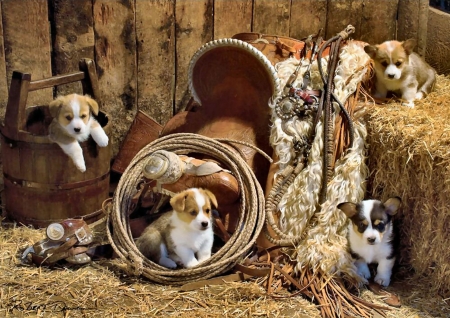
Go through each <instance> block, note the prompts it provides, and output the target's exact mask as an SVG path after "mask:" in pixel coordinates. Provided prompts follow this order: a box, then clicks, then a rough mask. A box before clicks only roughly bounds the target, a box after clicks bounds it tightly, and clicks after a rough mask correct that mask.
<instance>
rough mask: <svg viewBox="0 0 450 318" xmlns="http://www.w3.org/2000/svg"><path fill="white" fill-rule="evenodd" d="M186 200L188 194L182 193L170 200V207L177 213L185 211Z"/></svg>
mask: <svg viewBox="0 0 450 318" xmlns="http://www.w3.org/2000/svg"><path fill="white" fill-rule="evenodd" d="M186 198H187V194H186V193H185V192H180V193H178V194H176V195H175V196H174V197H173V198H172V199H170V205H171V206H172V208H173V209H174V210H175V211H180V212H181V211H184V208H185V206H186Z"/></svg>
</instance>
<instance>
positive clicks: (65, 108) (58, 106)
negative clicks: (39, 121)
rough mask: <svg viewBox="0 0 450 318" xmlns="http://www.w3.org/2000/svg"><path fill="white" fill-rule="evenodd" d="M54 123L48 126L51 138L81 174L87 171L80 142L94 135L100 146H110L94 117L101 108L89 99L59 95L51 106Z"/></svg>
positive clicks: (79, 96)
mask: <svg viewBox="0 0 450 318" xmlns="http://www.w3.org/2000/svg"><path fill="white" fill-rule="evenodd" d="M49 110H50V114H51V115H52V117H53V121H52V122H51V124H50V127H49V138H50V140H51V141H53V142H55V143H57V144H58V145H59V146H60V147H61V149H62V150H63V151H64V153H66V154H67V155H68V156H69V157H70V158H72V160H73V163H74V164H75V166H76V167H77V168H78V170H80V171H81V172H84V171H86V164H85V162H84V157H83V150H82V148H81V146H80V144H79V143H80V142H83V141H85V140H87V139H88V138H89V136H90V135H91V136H92V138H93V139H94V141H95V142H96V143H97V145H99V146H100V147H106V146H107V145H108V136H107V135H106V133H105V131H104V130H103V128H102V126H101V125H100V124H99V123H98V122H97V120H96V119H95V118H94V117H93V115H98V112H99V108H98V104H97V102H96V101H95V100H93V99H92V98H90V97H89V96H82V95H78V94H70V95H66V96H59V97H58V98H57V99H55V100H54V101H52V102H51V103H50V104H49Z"/></svg>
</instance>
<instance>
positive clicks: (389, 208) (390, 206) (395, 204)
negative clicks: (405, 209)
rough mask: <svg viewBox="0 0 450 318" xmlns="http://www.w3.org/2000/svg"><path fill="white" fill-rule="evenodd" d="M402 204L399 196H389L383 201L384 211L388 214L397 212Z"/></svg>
mask: <svg viewBox="0 0 450 318" xmlns="http://www.w3.org/2000/svg"><path fill="white" fill-rule="evenodd" d="M401 204H402V200H401V199H400V198H399V197H393V198H389V199H387V200H386V202H384V207H385V208H386V213H387V214H389V215H395V214H397V210H398V208H399V207H400V205H401Z"/></svg>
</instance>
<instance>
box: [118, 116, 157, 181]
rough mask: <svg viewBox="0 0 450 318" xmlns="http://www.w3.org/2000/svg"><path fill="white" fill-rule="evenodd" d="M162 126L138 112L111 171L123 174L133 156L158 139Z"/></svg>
mask: <svg viewBox="0 0 450 318" xmlns="http://www.w3.org/2000/svg"><path fill="white" fill-rule="evenodd" d="M161 130H162V126H161V125H160V124H159V123H157V122H156V121H155V120H154V119H153V118H151V117H150V116H148V115H147V114H145V113H144V112H142V111H140V110H139V111H138V112H137V113H136V116H135V118H134V121H133V123H132V124H131V127H130V129H129V131H128V133H127V135H126V136H125V139H124V141H123V143H122V146H121V147H120V149H119V153H118V154H117V156H116V158H115V159H114V163H113V165H112V167H111V170H113V171H115V172H118V173H123V172H124V171H125V169H126V168H127V167H128V165H129V164H130V162H131V160H133V158H134V156H135V155H136V154H137V153H138V152H139V151H140V150H141V149H142V148H144V147H145V146H146V145H148V144H149V143H150V142H152V141H154V140H156V139H157V138H158V137H159V133H160V131H161Z"/></svg>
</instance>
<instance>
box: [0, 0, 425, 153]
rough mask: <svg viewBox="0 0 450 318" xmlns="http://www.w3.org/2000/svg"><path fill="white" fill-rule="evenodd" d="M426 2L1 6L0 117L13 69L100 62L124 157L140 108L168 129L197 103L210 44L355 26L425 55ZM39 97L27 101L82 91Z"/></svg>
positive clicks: (55, 69)
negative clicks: (410, 41)
mask: <svg viewBox="0 0 450 318" xmlns="http://www.w3.org/2000/svg"><path fill="white" fill-rule="evenodd" d="M427 19H428V1H427V0H77V1H73V0H2V1H0V116H1V118H3V114H4V111H5V105H6V100H7V90H8V83H9V81H10V77H11V73H12V71H13V70H22V71H26V72H30V73H31V74H32V78H33V79H40V78H44V77H49V76H51V75H56V74H61V73H66V72H71V71H74V70H77V69H78V60H79V59H80V58H82V57H89V58H93V59H94V60H95V62H96V65H97V73H98V76H99V85H100V91H101V94H102V100H101V107H102V108H103V109H104V110H105V111H107V112H108V113H109V114H110V115H111V117H112V119H113V120H114V136H113V137H114V140H115V145H114V153H117V151H118V149H119V147H120V143H121V141H122V140H123V138H124V136H125V134H126V132H127V131H128V129H129V127H130V124H131V122H132V120H133V118H134V116H135V114H136V111H137V110H142V111H144V112H146V113H147V114H149V115H150V116H152V117H153V118H154V119H155V120H157V121H158V122H159V123H161V124H164V123H165V122H166V121H167V120H168V119H169V118H170V117H171V116H172V115H173V114H174V113H175V112H177V111H179V110H180V109H182V108H183V107H184V106H185V105H186V103H187V101H188V100H189V98H190V95H189V91H188V82H187V81H188V79H187V75H188V74H187V72H188V67H189V62H190V59H191V57H192V55H193V54H194V53H195V51H196V50H197V49H198V48H199V47H200V46H202V45H203V44H204V43H206V42H208V41H210V40H213V39H218V38H224V37H231V36H232V35H234V34H236V33H240V32H259V33H266V34H275V35H283V36H291V37H293V38H297V39H300V38H303V37H305V36H307V35H309V34H312V33H316V32H317V31H318V30H319V29H320V28H322V29H323V33H322V34H323V35H324V36H325V38H329V37H331V36H333V35H335V34H336V33H338V32H339V31H341V30H342V29H343V28H345V27H346V26H347V25H348V24H352V25H354V26H355V27H356V33H355V34H354V35H353V38H355V39H359V40H363V41H367V42H370V43H380V42H382V41H384V40H388V39H395V38H398V39H400V40H404V39H406V38H410V37H414V38H416V39H417V40H418V43H419V47H418V51H419V52H420V53H422V54H425V48H426V38H427V26H428V23H427V22H428V21H427ZM80 91H81V87H80V85H67V86H64V87H58V88H57V89H56V90H54V91H52V90H51V89H47V90H43V91H39V92H33V93H32V94H30V96H29V104H30V105H31V104H45V103H48V101H49V100H51V98H53V97H54V96H55V95H56V94H65V93H69V92H80Z"/></svg>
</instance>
